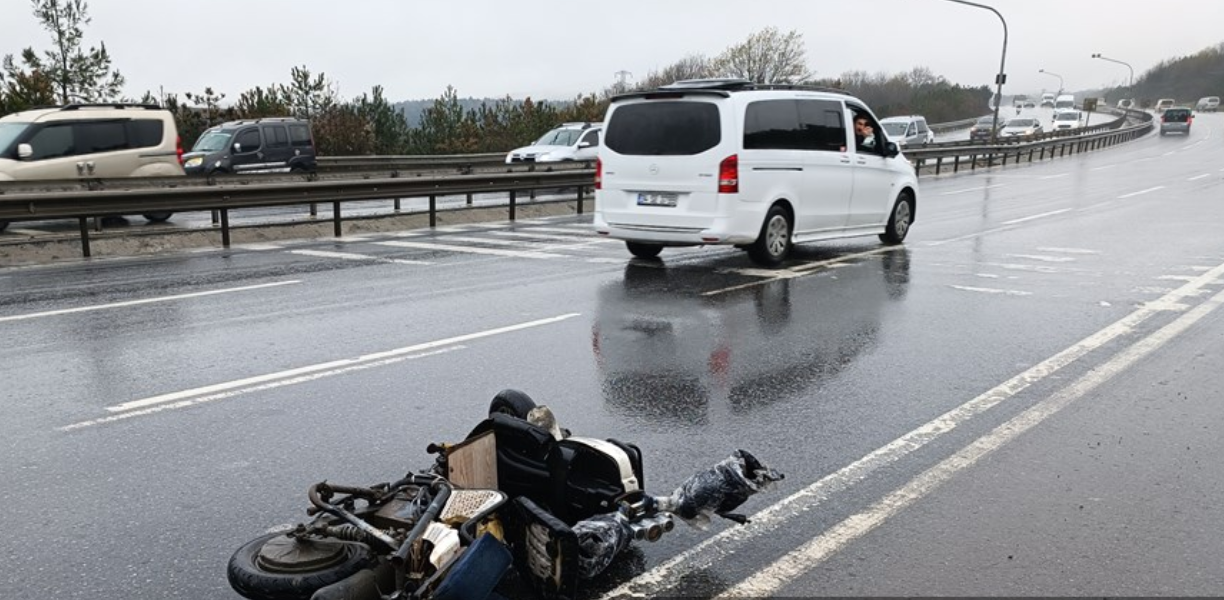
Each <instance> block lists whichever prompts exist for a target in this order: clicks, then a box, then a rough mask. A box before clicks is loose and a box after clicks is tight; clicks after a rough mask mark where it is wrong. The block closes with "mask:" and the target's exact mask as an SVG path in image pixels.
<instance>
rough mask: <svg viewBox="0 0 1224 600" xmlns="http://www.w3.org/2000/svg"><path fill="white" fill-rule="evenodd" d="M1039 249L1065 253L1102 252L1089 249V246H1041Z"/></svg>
mask: <svg viewBox="0 0 1224 600" xmlns="http://www.w3.org/2000/svg"><path fill="white" fill-rule="evenodd" d="M1037 249H1038V250H1040V251H1042V252H1062V253H1064V254H1100V253H1101V251H1100V250H1089V249H1087V248H1050V247H1046V246H1039V247H1038V248H1037Z"/></svg>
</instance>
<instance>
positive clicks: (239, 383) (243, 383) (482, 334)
mask: <svg viewBox="0 0 1224 600" xmlns="http://www.w3.org/2000/svg"><path fill="white" fill-rule="evenodd" d="M576 316H578V313H568V314H564V315H559V316H556V317H549V318H547V319H539V320H536V321H528V322H526V323H519V324H517V325H508V326H506V327H498V328H496V329H488V330H485V331H479V332H476V333H468V334H465V335H459V336H455V337H450V338H446V339H441V340H434V341H432V342H425V343H423V344H414V345H412V346H405V347H403V348H396V349H394V350H385V351H382V352H375V353H373V354H365V355H362V356H358V357H355V358H344V359H340V360H333V361H328V362H325V363H318V364H314V365H308V366H305V367H298V368H296V369H288V370H285V371H278V372H276V373H268V374H265V375H257V376H255V377H247V378H246V379H238V380H235V381H227V382H225V383H217V384H213V385H207V386H204V387H198V388H195V389H190V390H183V391H181V392H172V393H169V394H162V395H160V396H153V397H151V398H145V399H143V400H133V401H131V402H124V403H123V404H118V405H115V406H108V407H106V410H108V411H110V412H123V411H128V410H135V409H138V408H146V407H149V406H154V405H157V404H165V403H167V402H174V401H177V400H184V399H187V398H192V397H195V396H204V395H208V394H215V393H217V392H223V391H227V390H234V389H238V388H244V387H248V386H253V385H258V384H261V383H266V382H269V381H275V380H278V379H289V378H292V377H298V376H301V375H307V374H310V373H318V372H320V371H330V370H332V369H338V368H342V367H350V366H353V365H359V364H362V363H369V362H377V361H381V360H386V359H388V358H394V357H397V356H404V355H407V354H415V353H417V352H421V351H424V350H431V349H434V348H438V347H441V346H453V345H455V344H461V343H463V342H467V341H471V340H477V339H480V338H486V337H491V336H495V335H501V334H503V333H511V332H514V331H520V330H523V329H530V328H532V327H540V326H542V325H551V324H553V323H559V322H561V321H564V320H566V319H572V318H574V317H576Z"/></svg>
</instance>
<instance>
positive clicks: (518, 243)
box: [440, 235, 593, 250]
mask: <svg viewBox="0 0 1224 600" xmlns="http://www.w3.org/2000/svg"><path fill="white" fill-rule="evenodd" d="M440 239H443V240H446V241H448V242H466V243H469V244H488V245H490V246H509V247H511V248H527V249H530V250H551V249H553V248H568V247H569V246H558V245H557V244H551V243H544V242H527V241H523V240H498V239H491V238H484V237H468V236H462V235H448V236H446V237H444V238H440ZM568 241H570V242H577V243H575V244H573V246H574V247H578V246H583V245H586V244H587V243H590V242H591V241H593V240H589V239H588V240H583V241H581V242H580V241H578V240H568Z"/></svg>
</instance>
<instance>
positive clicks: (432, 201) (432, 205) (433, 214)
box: [429, 194, 438, 229]
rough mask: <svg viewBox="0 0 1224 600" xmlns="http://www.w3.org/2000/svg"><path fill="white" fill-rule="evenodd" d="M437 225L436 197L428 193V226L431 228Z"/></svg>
mask: <svg viewBox="0 0 1224 600" xmlns="http://www.w3.org/2000/svg"><path fill="white" fill-rule="evenodd" d="M437 226H438V197H437V196H435V195H433V194H430V195H429V227H430V228H431V229H432V228H434V227H437Z"/></svg>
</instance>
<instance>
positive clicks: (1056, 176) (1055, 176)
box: [1037, 173, 1070, 179]
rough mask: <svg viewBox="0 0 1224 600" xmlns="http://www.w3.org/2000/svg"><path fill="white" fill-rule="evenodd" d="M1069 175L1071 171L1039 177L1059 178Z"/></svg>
mask: <svg viewBox="0 0 1224 600" xmlns="http://www.w3.org/2000/svg"><path fill="white" fill-rule="evenodd" d="M1067 175H1070V173H1059V174H1058V175H1046V176H1045V177H1038V178H1037V179H1058V178H1059V177H1066V176H1067Z"/></svg>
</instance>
